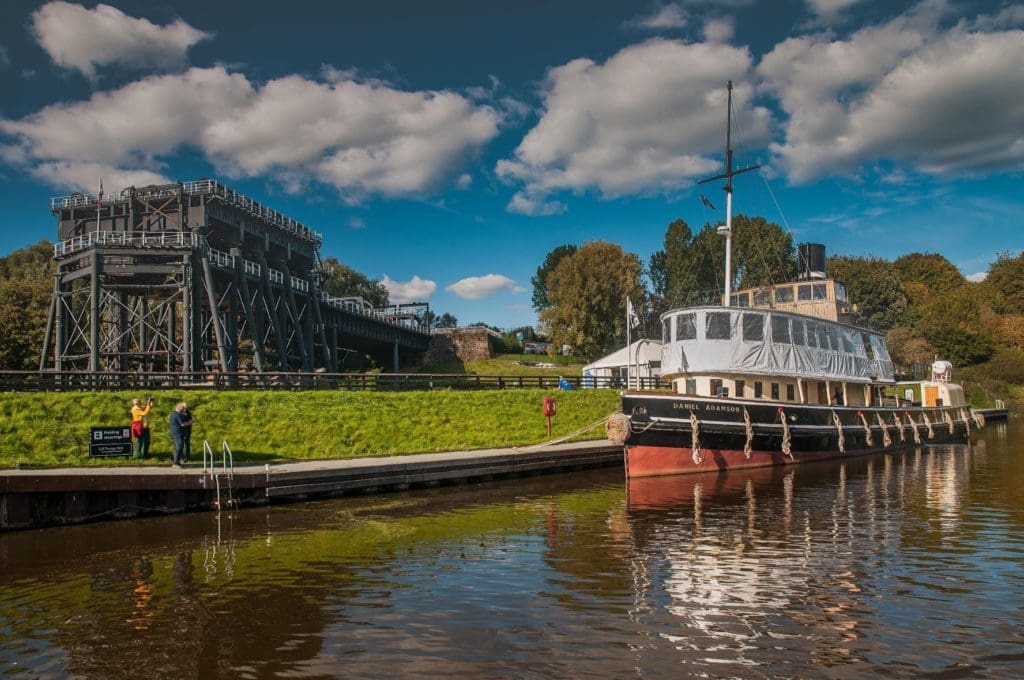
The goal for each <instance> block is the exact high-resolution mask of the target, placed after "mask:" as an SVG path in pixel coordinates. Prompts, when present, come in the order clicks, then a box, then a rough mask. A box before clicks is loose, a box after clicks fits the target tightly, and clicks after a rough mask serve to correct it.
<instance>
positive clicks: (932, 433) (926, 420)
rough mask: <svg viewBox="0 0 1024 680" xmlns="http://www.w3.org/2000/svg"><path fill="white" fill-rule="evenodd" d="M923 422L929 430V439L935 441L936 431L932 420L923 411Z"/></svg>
mask: <svg viewBox="0 0 1024 680" xmlns="http://www.w3.org/2000/svg"><path fill="white" fill-rule="evenodd" d="M921 420H922V421H923V422H924V424H925V426H926V427H927V428H928V439H935V430H934V429H932V419H931V418H929V417H928V414H927V413H925V412H924V411H921Z"/></svg>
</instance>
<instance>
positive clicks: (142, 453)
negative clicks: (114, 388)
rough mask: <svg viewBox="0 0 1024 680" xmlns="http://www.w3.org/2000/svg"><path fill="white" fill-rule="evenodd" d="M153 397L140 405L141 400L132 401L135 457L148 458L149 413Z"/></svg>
mask: <svg viewBox="0 0 1024 680" xmlns="http://www.w3.org/2000/svg"><path fill="white" fill-rule="evenodd" d="M153 401H154V400H153V397H150V398H149V399H148V400H147V401H146V405H145V406H143V405H142V400H141V399H132V437H134V438H135V457H136V458H139V459H142V458H146V457H147V456H149V412H150V411H151V410H152V409H153Z"/></svg>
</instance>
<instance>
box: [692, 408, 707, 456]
mask: <svg viewBox="0 0 1024 680" xmlns="http://www.w3.org/2000/svg"><path fill="white" fill-rule="evenodd" d="M690 449H691V450H692V451H693V464H694V465H700V464H701V463H703V462H704V458H703V457H701V455H700V423H698V422H697V416H696V415H695V414H694V413H693V411H690Z"/></svg>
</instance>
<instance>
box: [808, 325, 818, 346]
mask: <svg viewBox="0 0 1024 680" xmlns="http://www.w3.org/2000/svg"><path fill="white" fill-rule="evenodd" d="M807 346H808V347H817V346H818V335H817V332H816V331H815V330H814V324H813V323H811V322H810V321H808V322H807Z"/></svg>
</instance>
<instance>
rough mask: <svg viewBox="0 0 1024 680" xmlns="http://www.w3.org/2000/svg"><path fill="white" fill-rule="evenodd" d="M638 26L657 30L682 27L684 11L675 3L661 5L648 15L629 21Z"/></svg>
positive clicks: (684, 24)
mask: <svg viewBox="0 0 1024 680" xmlns="http://www.w3.org/2000/svg"><path fill="white" fill-rule="evenodd" d="M630 23H631V25H633V26H637V27H639V28H647V29H651V30H658V29H662V28H683V27H684V26H686V12H685V11H684V10H683V8H682V7H680V6H679V5H678V4H676V3H674V2H673V3H669V4H667V5H662V6H661V7H659V8H658V9H657V11H655V12H654V14H651V15H649V16H646V17H644V18H642V19H637V20H635V21H632V22H630Z"/></svg>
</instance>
